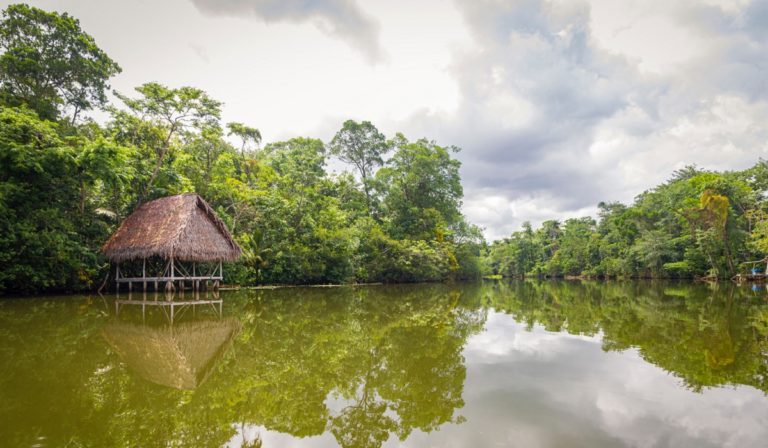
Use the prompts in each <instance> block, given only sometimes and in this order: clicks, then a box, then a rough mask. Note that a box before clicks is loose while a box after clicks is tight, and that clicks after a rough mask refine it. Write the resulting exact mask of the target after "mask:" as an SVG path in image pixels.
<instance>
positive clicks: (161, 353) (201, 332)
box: [102, 319, 240, 389]
mask: <svg viewBox="0 0 768 448" xmlns="http://www.w3.org/2000/svg"><path fill="white" fill-rule="evenodd" d="M239 330H240V322H239V321H237V320H235V319H220V320H204V321H192V322H184V323H182V324H179V325H175V326H169V327H160V328H153V327H148V326H144V325H138V324H131V323H126V322H114V323H110V324H108V325H107V326H105V327H104V329H103V331H102V334H103V336H104V339H106V340H107V342H108V343H109V345H111V346H112V348H113V349H114V350H115V352H117V354H118V355H119V356H120V358H121V359H122V360H123V362H125V363H126V364H127V365H128V366H129V367H130V368H131V369H132V370H134V371H135V372H136V373H138V374H139V375H140V376H141V377H142V378H144V379H146V380H148V381H151V382H153V383H156V384H160V385H162V386H167V387H173V388H176V389H195V388H197V387H198V386H199V385H201V384H202V383H203V382H204V381H205V379H206V378H207V377H208V375H209V374H210V373H211V371H212V370H213V367H214V366H215V365H216V363H217V362H218V360H219V359H221V357H222V356H224V354H225V353H226V351H227V350H228V349H229V346H230V345H231V343H232V341H233V339H234V337H235V335H236V334H237V332H238V331H239Z"/></svg>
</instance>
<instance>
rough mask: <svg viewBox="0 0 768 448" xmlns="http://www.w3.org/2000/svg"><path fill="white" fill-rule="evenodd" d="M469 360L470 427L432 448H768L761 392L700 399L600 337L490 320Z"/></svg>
mask: <svg viewBox="0 0 768 448" xmlns="http://www.w3.org/2000/svg"><path fill="white" fill-rule="evenodd" d="M464 355H465V358H466V360H467V383H466V387H465V389H464V390H465V393H464V400H465V402H466V407H465V408H464V409H463V410H462V414H463V415H465V416H466V417H467V420H468V421H467V423H465V424H464V425H463V427H462V426H446V427H443V428H441V431H440V432H439V433H435V434H431V435H430V436H429V439H428V440H429V442H430V443H431V444H432V445H440V446H470V445H473V446H497V445H509V444H512V445H514V446H529V447H555V446H593V447H597V446H637V447H653V446H675V447H678V446H680V447H688V446H691V447H693V446H695V447H702V446H713V447H714V446H724V447H759V446H763V441H764V440H765V438H766V436H768V426H766V423H768V406H766V405H765V397H764V396H763V395H762V393H760V392H759V391H757V390H756V389H753V388H751V387H743V386H742V387H737V388H735V389H734V388H730V387H729V388H714V389H706V390H705V391H704V392H702V393H694V392H691V391H690V390H688V389H686V388H684V387H683V386H682V384H681V383H680V381H679V379H677V378H675V377H674V376H672V375H671V374H669V373H667V372H664V371H663V370H662V369H660V368H658V367H656V366H654V365H652V364H649V363H647V362H645V361H644V360H643V359H642V358H641V357H640V356H639V354H638V352H637V351H636V350H627V351H624V352H603V351H602V348H601V337H600V336H599V335H598V336H595V337H585V336H574V335H569V334H565V333H551V332H547V331H544V330H543V329H542V328H541V327H540V326H538V325H537V326H535V327H534V329H533V330H532V331H526V330H525V326H524V325H523V324H519V323H516V322H515V321H514V320H513V319H512V317H511V316H508V315H504V314H489V316H488V321H487V325H486V330H485V332H483V333H481V334H479V335H476V336H474V337H472V338H471V339H470V340H469V342H468V344H467V348H466V350H465V352H464ZM436 436H437V437H442V439H441V440H435V439H434V438H435V437H436ZM422 437H425V436H424V435H423V434H415V435H414V436H413V437H412V438H411V439H409V441H408V442H409V444H410V445H413V446H420V444H421V443H422V442H423V441H426V440H427V439H426V438H425V439H422ZM521 440H526V441H528V443H526V444H523V443H521ZM443 441H445V444H443Z"/></svg>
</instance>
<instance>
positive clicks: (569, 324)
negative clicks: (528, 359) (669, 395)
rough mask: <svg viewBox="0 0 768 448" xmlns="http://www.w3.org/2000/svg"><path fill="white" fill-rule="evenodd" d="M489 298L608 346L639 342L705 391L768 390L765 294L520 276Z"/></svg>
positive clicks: (656, 360)
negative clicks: (746, 387) (732, 387)
mask: <svg viewBox="0 0 768 448" xmlns="http://www.w3.org/2000/svg"><path fill="white" fill-rule="evenodd" d="M487 304H488V305H489V306H493V307H494V308H496V309H498V310H502V311H504V312H506V313H509V314H511V315H512V316H514V318H515V320H517V321H521V322H525V323H526V324H527V325H528V327H529V328H530V327H532V326H533V325H534V324H540V325H542V326H543V327H544V328H545V329H546V330H548V331H557V332H559V331H566V332H568V333H570V334H584V335H594V334H597V333H598V332H602V336H603V343H602V344H603V349H604V350H606V351H621V350H625V349H628V348H631V347H638V348H639V349H640V354H641V356H642V357H643V359H645V360H646V361H648V362H650V363H653V364H655V365H657V366H659V367H661V368H663V369H665V370H667V371H668V372H670V373H672V374H674V375H676V376H678V377H679V378H681V379H682V380H683V381H684V384H685V385H686V386H687V387H689V388H691V389H693V390H695V391H701V390H702V388H704V387H712V386H720V385H726V384H733V385H738V384H741V385H749V386H753V387H755V388H757V389H759V390H761V391H763V392H768V362H767V361H768V307H767V306H766V295H765V294H762V295H753V294H751V293H749V289H748V288H747V287H742V288H736V287H733V286H732V285H730V284H727V285H720V286H718V285H714V286H708V285H690V284H679V285H674V284H671V285H670V284H663V283H659V284H652V285H648V284H642V283H614V284H605V283H597V282H594V283H566V282H519V283H512V284H503V283H499V284H496V285H494V287H493V290H492V292H491V293H490V294H489V296H488V301H487Z"/></svg>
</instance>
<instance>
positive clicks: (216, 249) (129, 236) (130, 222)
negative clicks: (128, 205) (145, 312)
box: [101, 193, 242, 262]
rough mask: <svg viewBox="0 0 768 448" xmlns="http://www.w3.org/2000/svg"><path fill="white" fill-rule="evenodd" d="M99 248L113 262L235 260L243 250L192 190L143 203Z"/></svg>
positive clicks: (222, 223) (213, 212)
mask: <svg viewBox="0 0 768 448" xmlns="http://www.w3.org/2000/svg"><path fill="white" fill-rule="evenodd" d="M101 251H102V252H103V253H104V254H105V255H106V256H107V257H109V259H110V260H111V261H114V262H121V261H126V260H133V259H137V258H149V257H153V256H159V257H162V258H165V259H170V258H173V259H175V260H181V261H198V262H209V261H234V260H236V259H238V258H240V255H241V253H242V251H241V249H240V247H239V246H238V245H237V243H235V241H234V240H233V239H232V235H230V233H229V230H227V226H226V224H224V221H222V220H221V219H220V218H219V217H218V216H217V215H216V212H215V211H213V209H212V208H211V206H210V205H208V203H206V202H205V201H204V200H203V198H201V197H200V196H198V195H196V194H194V193H187V194H181V195H177V196H168V197H165V198H160V199H155V200H154V201H151V202H147V203H144V204H142V205H141V206H140V207H139V208H137V209H136V211H134V212H133V213H132V214H131V215H130V216H129V217H128V218H126V219H125V221H123V223H122V224H121V225H120V228H119V229H117V231H116V232H115V233H114V234H113V235H112V237H110V238H109V240H108V241H107V242H106V244H104V247H102V249H101Z"/></svg>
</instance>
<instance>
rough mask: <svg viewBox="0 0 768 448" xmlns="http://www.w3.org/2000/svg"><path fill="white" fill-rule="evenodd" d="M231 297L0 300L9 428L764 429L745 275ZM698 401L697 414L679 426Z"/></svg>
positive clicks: (492, 441) (39, 438)
mask: <svg viewBox="0 0 768 448" xmlns="http://www.w3.org/2000/svg"><path fill="white" fill-rule="evenodd" d="M222 298H223V299H224V308H223V314H224V317H223V318H219V317H218V313H216V312H215V311H211V312H210V313H208V314H207V315H205V314H204V313H202V315H201V314H197V315H194V316H193V315H192V313H187V314H184V315H183V316H182V317H181V318H180V319H178V320H177V321H176V322H174V323H173V325H170V323H169V322H168V320H167V319H165V318H164V317H163V316H162V315H160V314H158V312H157V311H158V309H156V310H155V311H156V312H155V315H156V316H155V317H157V319H153V318H151V317H147V318H146V319H144V316H142V315H141V314H139V312H138V311H129V309H128V307H125V308H123V309H122V310H121V312H120V316H119V319H116V317H115V316H114V313H113V312H112V311H111V310H113V309H114V306H113V303H112V304H110V306H107V307H106V308H105V307H104V306H103V304H101V302H100V301H98V300H93V299H91V298H88V297H69V298H64V299H38V300H29V299H25V300H12V301H8V300H6V301H3V302H0V421H3V422H4V424H3V425H0V440H3V443H4V444H5V445H7V446H32V445H37V446H66V445H70V446H168V445H172V446H225V445H226V446H235V447H237V446H256V445H258V444H259V442H258V441H259V440H262V439H263V440H264V445H265V446H272V445H278V446H279V445H281V444H282V445H284V444H289V443H291V444H293V443H296V444H300V445H302V446H303V445H307V446H337V445H340V446H349V447H358V446H360V447H378V446H382V445H397V444H399V443H400V442H399V441H405V444H406V445H408V446H424V445H430V446H470V445H474V446H481V445H482V446H486V445H517V446H563V445H581V446H616V445H653V444H656V445H659V446H672V445H679V446H686V445H690V446H703V445H707V444H712V445H727V443H726V442H728V441H731V442H733V443H734V444H735V445H738V446H751V444H752V443H753V442H754V441H755V440H759V439H760V437H764V436H766V430H765V429H760V428H765V427H766V425H762V424H759V423H760V422H763V423H768V406H766V403H768V401H766V398H765V393H766V392H768V383H766V374H767V373H768V372H766V369H767V368H768V362H767V361H766V360H768V306H766V298H765V294H764V293H761V292H759V291H758V292H754V291H752V290H751V289H750V288H748V287H745V288H743V289H736V288H731V287H730V286H729V285H728V287H720V288H719V289H712V288H711V287H707V286H701V285H698V286H697V285H675V284H661V283H659V284H649V283H570V282H560V283H558V282H517V283H485V284H482V285H460V286H454V287H447V286H412V287H404V286H403V287H401V286H388V287H371V288H359V289H353V288H327V289H325V288H289V289H283V290H274V291H241V292H236V293H223V294H222ZM110 300H113V299H110ZM158 316H159V317H158ZM659 368H661V369H663V370H664V371H666V372H669V373H670V374H672V375H673V376H674V378H677V380H674V378H673V377H670V376H669V375H666V374H664V372H663V371H661V370H659ZM681 385H682V386H683V387H680V386H681ZM723 385H728V386H731V387H737V389H735V390H734V389H722V388H718V387H719V386H723ZM744 386H746V387H744ZM712 388H716V389H712ZM752 388H754V389H752ZM758 391H759V392H758ZM725 415H728V416H730V417H729V418H730V420H723V419H724V417H723V416H725ZM692 416H698V417H692ZM692 418H694V420H696V418H698V419H699V420H700V421H699V420H696V422H697V425H698V426H695V425H694V426H695V428H699V429H693V430H688V429H685V428H687V426H691V419H692ZM713 427H717V428H722V430H721V431H720V432H719V433H718V432H713V431H714V430H712V429H706V428H713ZM438 430H439V431H438ZM697 431H698V432H697ZM654 434H663V435H664V436H663V437H666V439H664V438H662V439H658V438H655V439H653V438H651V435H654ZM731 435H732V436H733V437H731V438H728V437H730V436H731ZM736 436H738V437H737V438H735V437H736ZM659 437H662V436H659ZM288 439H291V440H292V441H289V440H288ZM673 442H674V443H673ZM736 442H738V443H736Z"/></svg>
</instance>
